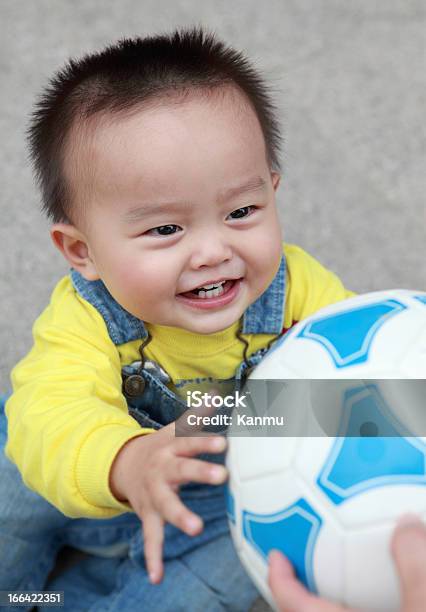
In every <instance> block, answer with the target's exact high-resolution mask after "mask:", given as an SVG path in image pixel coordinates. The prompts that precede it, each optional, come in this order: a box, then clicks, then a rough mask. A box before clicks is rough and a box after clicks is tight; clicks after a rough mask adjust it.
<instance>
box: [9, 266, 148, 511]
mask: <svg viewBox="0 0 426 612" xmlns="http://www.w3.org/2000/svg"><path fill="white" fill-rule="evenodd" d="M33 335H34V345H33V347H32V349H31V351H30V352H29V354H28V355H27V356H26V357H25V358H24V359H23V360H22V361H21V362H20V363H18V364H17V365H16V366H15V368H14V369H13V371H12V385H13V394H12V396H11V397H10V398H9V400H8V401H7V403H6V415H7V418H8V441H7V445H6V455H7V456H8V457H9V458H10V459H11V460H12V461H13V462H14V463H15V464H16V465H17V467H18V469H19V470H20V472H21V475H22V477H23V480H24V482H25V484H26V485H27V486H28V487H29V488H31V489H33V490H35V491H37V492H38V493H39V494H40V495H42V496H43V497H45V498H46V499H47V500H48V501H49V502H50V503H51V504H53V505H54V506H55V507H56V508H58V509H59V510H60V511H61V512H63V514H65V515H66V516H70V517H73V518H78V517H88V518H108V517H112V516H115V515H118V514H122V513H123V512H128V511H129V510H131V508H130V506H129V505H128V504H125V503H121V502H119V501H118V500H117V499H116V498H115V497H114V496H113V495H112V493H111V491H110V489H109V485H108V478H109V471H110V468H111V465H112V463H113V460H114V458H115V456H116V454H117V453H118V451H119V449H120V448H121V447H122V446H123V445H124V444H125V443H126V442H127V441H128V440H130V439H131V438H134V437H136V436H140V435H144V434H146V433H148V432H150V431H151V430H149V429H142V428H141V427H140V426H139V424H138V423H137V422H136V421H135V420H134V419H133V418H132V417H131V416H130V415H129V414H128V411H127V404H126V401H125V398H124V396H123V395H122V393H121V364H120V358H119V354H118V351H117V349H116V347H115V346H114V344H113V343H112V342H111V340H110V338H109V336H108V332H107V329H106V326H105V323H104V321H103V319H102V317H101V315H100V314H99V313H98V312H97V310H96V309H95V308H93V307H92V306H91V305H90V304H89V303H88V302H86V301H85V300H83V299H81V298H80V297H79V296H78V295H77V294H76V292H75V290H74V288H73V287H72V284H71V281H70V279H69V278H68V277H65V278H63V279H62V280H61V281H60V282H59V283H58V285H57V287H56V289H55V291H54V292H53V295H52V300H51V303H50V304H49V306H48V307H47V308H46V310H45V311H44V312H43V313H42V315H41V316H40V317H39V319H38V320H37V321H36V323H35V325H34V328H33Z"/></svg>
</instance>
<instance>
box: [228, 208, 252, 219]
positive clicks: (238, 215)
mask: <svg viewBox="0 0 426 612" xmlns="http://www.w3.org/2000/svg"><path fill="white" fill-rule="evenodd" d="M255 208H256V207H255V206H243V207H242V208H237V210H234V211H233V212H231V214H230V215H229V216H230V217H231V219H243V218H244V217H248V216H249V215H250V214H251V213H252V212H253V211H254V210H255Z"/></svg>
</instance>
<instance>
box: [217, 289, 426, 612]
mask: <svg viewBox="0 0 426 612" xmlns="http://www.w3.org/2000/svg"><path fill="white" fill-rule="evenodd" d="M302 379H303V380H302ZM331 379H333V380H331ZM246 389H248V395H250V394H251V410H253V411H254V412H255V413H256V414H260V415H261V417H260V418H261V419H263V421H262V422H264V421H265V419H264V418H263V417H264V416H265V415H266V416H268V417H277V416H279V415H281V416H282V415H284V425H282V424H278V425H274V423H272V424H271V422H270V421H271V419H269V420H268V421H267V423H266V424H263V425H259V423H256V422H255V423H254V424H253V422H254V421H255V419H252V420H251V421H250V419H249V418H246V419H245V420H244V419H243V418H242V419H241V422H240V421H239V422H238V423H237V422H236V415H235V414H234V415H233V421H232V422H233V424H232V426H231V427H230V429H229V431H228V434H229V452H228V459H227V461H228V467H229V470H230V480H229V486H228V516H229V521H230V529H231V533H232V536H233V540H234V544H235V546H236V549H237V551H238V554H239V556H240V558H241V561H242V563H243V565H244V566H245V568H246V570H247V572H248V573H249V575H250V576H251V578H252V580H253V581H254V583H255V584H256V585H257V587H258V588H259V590H260V591H261V593H262V594H263V596H264V597H265V598H266V599H267V600H268V601H269V602H270V604H271V605H273V599H272V596H271V593H270V591H269V588H268V585H267V574H268V564H267V556H268V553H269V551H270V550H272V549H279V550H281V551H282V552H283V553H284V554H285V555H286V556H287V557H288V558H289V559H290V560H291V561H292V563H293V565H294V567H295V570H296V573H297V575H298V577H299V579H300V580H301V581H302V582H303V583H304V584H305V585H306V586H307V587H308V588H309V589H310V590H311V591H313V592H316V593H318V594H319V595H321V596H323V597H326V598H328V599H331V600H334V601H336V602H340V603H343V604H346V605H349V606H354V607H357V608H361V609H368V610H383V611H384V610H386V611H387V612H389V611H390V610H397V609H399V601H400V594H399V586H398V578H397V575H396V573H395V569H394V565H393V562H392V558H391V555H390V548H389V546H390V539H391V535H392V531H393V529H394V527H395V524H396V521H397V519H398V517H399V516H400V515H402V514H405V513H413V512H415V513H416V514H418V515H420V516H421V517H423V519H426V437H424V436H426V427H425V426H422V424H423V423H424V422H425V417H424V416H423V415H424V414H426V411H425V408H426V293H422V292H420V291H408V290H395V291H384V292H377V293H370V294H367V295H362V296H358V297H355V298H351V299H349V300H345V301H343V302H339V303H337V304H334V305H332V306H328V307H326V308H324V309H322V310H320V311H318V312H317V313H316V314H315V315H313V316H311V317H309V318H307V319H305V320H304V321H302V322H300V323H298V324H297V325H295V326H294V327H293V328H292V329H291V330H290V331H289V332H287V334H286V335H285V336H283V337H282V338H281V339H280V340H278V341H277V342H276V343H275V345H274V346H273V348H272V349H271V350H270V351H269V353H268V354H267V355H266V357H265V358H264V359H263V360H262V362H261V363H260V364H259V366H257V368H255V370H254V371H253V372H252V374H251V376H250V377H249V379H248V381H247V385H246ZM286 428H287V429H286ZM268 434H269V435H268ZM425 605H426V604H425Z"/></svg>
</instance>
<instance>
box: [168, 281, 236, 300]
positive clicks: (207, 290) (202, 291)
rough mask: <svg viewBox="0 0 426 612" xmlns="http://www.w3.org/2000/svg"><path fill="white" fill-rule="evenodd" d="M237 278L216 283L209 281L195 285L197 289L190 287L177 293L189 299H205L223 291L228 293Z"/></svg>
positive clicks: (218, 294)
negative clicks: (189, 289) (207, 283)
mask: <svg viewBox="0 0 426 612" xmlns="http://www.w3.org/2000/svg"><path fill="white" fill-rule="evenodd" d="M237 280H239V279H232V280H223V281H218V282H216V283H211V284H209V285H203V286H200V287H197V289H192V290H191V291H185V292H184V293H179V294H178V295H180V296H182V297H185V298H190V299H199V300H207V299H212V298H216V297H219V296H221V295H223V294H225V293H228V291H229V290H230V289H232V287H233V286H234V285H235V283H236V282H237Z"/></svg>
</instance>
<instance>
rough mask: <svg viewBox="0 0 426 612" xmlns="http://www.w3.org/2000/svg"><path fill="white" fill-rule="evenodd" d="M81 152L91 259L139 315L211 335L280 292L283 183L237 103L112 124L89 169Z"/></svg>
mask: <svg viewBox="0 0 426 612" xmlns="http://www.w3.org/2000/svg"><path fill="white" fill-rule="evenodd" d="M84 155H87V164H88V165H90V164H92V168H91V172H90V175H91V177H92V179H91V180H92V186H91V189H90V190H89V191H90V193H91V196H90V200H89V202H88V204H87V212H86V213H85V215H86V223H85V227H86V229H85V236H86V237H87V242H88V245H89V254H90V257H91V259H92V262H93V264H94V266H95V269H96V273H97V275H98V276H99V278H101V279H102V281H103V282H104V283H105V285H106V287H107V288H108V290H109V291H110V293H111V294H112V296H113V297H114V298H115V299H116V300H117V301H118V302H119V303H120V304H121V305H122V306H123V307H124V308H125V309H126V310H128V311H129V312H131V313H132V314H133V315H135V316H136V317H138V318H140V319H142V320H143V321H146V322H149V323H157V324H161V325H167V326H173V327H181V328H184V329H187V330H190V331H193V332H196V333H201V334H208V333H212V332H216V331H219V330H222V329H225V328H226V327H228V326H229V325H231V324H232V323H234V322H235V321H237V320H238V319H239V318H240V317H241V316H242V314H243V313H244V311H245V310H246V309H247V307H248V306H249V305H250V304H251V303H253V302H254V301H255V300H256V299H257V298H258V297H259V296H260V295H261V294H262V293H263V292H264V291H265V289H266V288H267V287H268V285H269V284H270V283H271V281H272V279H273V278H274V276H275V274H276V272H277V270H278V267H279V264H280V259H281V254H282V247H281V231H280V226H279V221H278V217H277V212H276V207H275V189H276V187H277V186H278V180H279V176H278V175H275V174H271V173H270V170H269V168H268V164H267V161H266V155H265V145H264V140H263V135H262V132H261V129H260V126H259V124H258V121H257V118H256V116H255V114H254V112H253V111H252V110H251V109H250V108H249V107H248V106H247V105H246V104H245V103H244V101H243V100H242V99H241V98H239V97H238V98H237V95H236V94H233V95H227V97H226V98H225V99H223V100H219V99H214V100H210V101H207V100H205V99H204V100H203V99H201V98H195V97H194V98H192V99H189V100H187V101H185V102H184V103H183V104H179V105H172V104H168V105H164V106H162V107H160V108H156V109H145V110H142V111H141V112H139V113H137V114H135V115H134V116H132V117H130V118H125V119H118V120H116V119H114V120H113V121H111V122H110V124H108V125H103V126H102V127H101V128H99V129H98V130H97V131H96V133H95V136H94V138H93V140H92V142H91V145H90V148H88V149H87V150H86V152H85V153H83V158H82V159H81V158H80V160H79V161H80V163H83V164H84V163H85V159H84ZM93 160H95V165H94V167H93ZM206 286H207V287H206ZM208 286H215V287H217V288H216V289H213V288H210V289H208ZM201 287H204V289H201V290H200V291H196V290H197V289H199V288H201Z"/></svg>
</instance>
